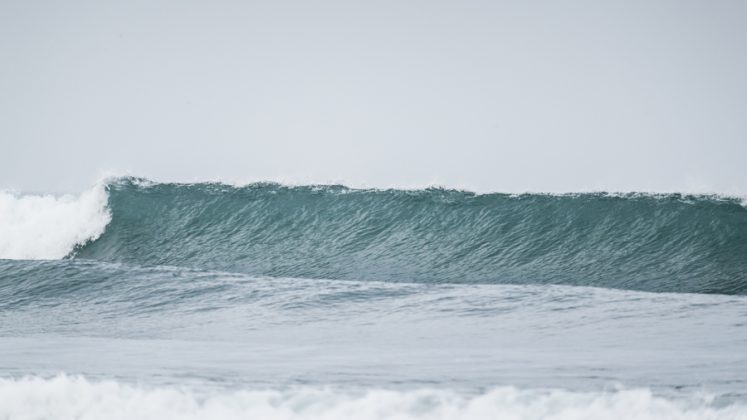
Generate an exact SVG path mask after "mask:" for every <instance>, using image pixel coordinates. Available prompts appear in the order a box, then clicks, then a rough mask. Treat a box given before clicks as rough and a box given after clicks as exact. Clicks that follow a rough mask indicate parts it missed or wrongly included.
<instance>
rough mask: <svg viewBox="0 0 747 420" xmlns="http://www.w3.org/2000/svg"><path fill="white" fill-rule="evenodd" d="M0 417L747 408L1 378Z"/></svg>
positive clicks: (509, 393) (630, 395)
mask: <svg viewBox="0 0 747 420" xmlns="http://www.w3.org/2000/svg"><path fill="white" fill-rule="evenodd" d="M0 402H2V404H0V418H3V419H7V420H20V419H39V420H43V419H58V418H71V419H73V418H74V419H79V420H94V419H95V420H110V419H112V420H113V419H141V420H148V419H158V420H167V419H181V420H189V419H216V418H220V419H227V420H230V419H254V418H257V419H260V418H261V419H267V420H273V419H283V420H293V419H320V420H321V419H324V420H334V419H360V420H377V419H400V420H407V419H434V420H436V419H450V420H457V419H496V418H502V419H516V420H521V419H527V420H529V419H566V418H573V419H589V420H592V419H593V420H603V419H616V420H622V419H636V420H646V419H656V420H658V419H671V420H678V419H683V420H684V419H698V420H704V419H714V420H715V419H730V420H736V419H745V418H747V407H744V406H742V405H738V404H732V405H725V406H719V405H718V404H713V402H712V401H711V400H710V398H708V397H707V396H702V397H694V398H691V399H689V400H687V401H677V400H670V399H666V398H662V397H658V396H655V395H653V394H652V393H651V392H650V391H649V390H647V389H637V390H618V391H611V392H589V393H581V392H570V391H562V390H520V389H517V388H513V387H501V388H495V389H492V390H490V391H487V392H485V393H483V394H480V395H461V394H459V393H457V392H453V391H449V390H428V389H423V390H413V391H394V390H367V391H365V392H359V393H355V392H343V391H337V390H334V389H325V388H299V389H288V390H243V391H226V392H213V393H210V394H204V393H202V394H197V393H193V392H191V391H189V390H186V389H179V388H164V387H162V388H142V387H136V386H131V385H126V384H120V383H118V382H115V381H102V382H96V381H89V380H87V379H85V378H83V377H78V376H64V375H63V376H57V377H54V378H50V379H43V378H39V377H26V378H21V379H0Z"/></svg>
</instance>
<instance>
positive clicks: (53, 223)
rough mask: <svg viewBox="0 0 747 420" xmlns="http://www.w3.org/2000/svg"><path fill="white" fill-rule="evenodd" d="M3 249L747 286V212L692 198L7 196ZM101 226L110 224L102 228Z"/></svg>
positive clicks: (663, 285) (240, 264) (704, 289)
mask: <svg viewBox="0 0 747 420" xmlns="http://www.w3.org/2000/svg"><path fill="white" fill-rule="evenodd" d="M0 215H2V218H1V219H0V257H2V258H11V259H54V258H62V257H65V256H67V257H69V258H76V259H86V260H96V261H102V262H117V263H125V264H130V265H135V266H163V265H168V266H180V267H187V268H196V269H205V270H221V271H230V272H240V273H247V274H251V275H266V276H274V277H297V278H324V279H354V280H374V281H395V282H432V283H488V284H495V283H506V284H568V285H582V286H598V287H609V288H620V289H632V290H643V291H653V292H693V293H723V294H743V293H745V292H747V259H745V258H744V256H745V255H747V209H745V208H744V207H743V206H742V203H741V202H740V201H739V200H738V199H731V198H723V197H718V196H693V195H683V194H660V195H652V194H636V193H629V194H606V193H584V194H566V195H545V194H522V195H508V194H482V195H478V194H474V193H470V192H466V191H457V190H444V189H426V190H412V191H404V190H356V189H349V188H346V187H342V186H297V187H289V186H283V185H279V184H252V185H248V186H243V187H236V186H228V185H224V184H218V183H213V184H159V183H153V182H149V181H145V180H141V179H137V178H120V179H116V180H113V181H110V182H108V183H106V184H104V185H101V186H97V187H95V188H93V189H92V190H90V191H87V192H84V193H83V194H81V195H80V196H78V197H71V196H66V197H62V198H53V197H48V196H26V197H24V196H15V195H10V194H7V193H3V194H2V195H0ZM104 230H105V231H104Z"/></svg>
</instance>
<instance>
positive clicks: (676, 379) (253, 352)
mask: <svg viewBox="0 0 747 420" xmlns="http://www.w3.org/2000/svg"><path fill="white" fill-rule="evenodd" d="M746 205H747V204H746V203H745V202H743V201H742V200H741V199H739V198H732V197H723V196H718V195H691V194H684V193H683V194H677V193H667V194H651V193H604V192H600V193H578V194H530V193H527V194H499V193H493V194H476V193H472V192H468V191H460V190H450V189H441V188H430V189H422V190H397V189H352V188H347V187H344V186H337V185H310V186H287V185H281V184H274V183H257V184H249V185H244V186H233V185H226V184H221V183H193V184H174V183H158V182H153V181H149V180H146V179H140V178H133V177H123V178H116V179H109V180H107V181H102V182H101V183H99V184H97V185H95V186H94V187H92V188H91V189H90V190H87V191H85V192H83V193H81V194H79V195H67V196H51V195H23V194H19V193H10V192H2V193H0V419H3V420H16V419H28V420H31V419H86V420H88V419H91V420H93V419H97V420H107V419H172V418H173V419H268V420H274V419H328V420H335V419H747V208H746V207H745V206H746Z"/></svg>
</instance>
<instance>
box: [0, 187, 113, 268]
mask: <svg viewBox="0 0 747 420" xmlns="http://www.w3.org/2000/svg"><path fill="white" fill-rule="evenodd" d="M107 201H108V193H107V191H106V186H105V185H104V184H103V183H100V184H97V185H95V186H94V187H93V188H91V189H89V190H87V191H84V192H82V193H81V194H79V195H78V196H73V195H64V196H61V197H54V196H51V195H17V194H12V193H9V192H2V191H0V259H11V260H54V259H60V258H64V257H65V256H66V255H68V254H69V253H70V252H71V251H72V250H73V249H74V247H75V246H77V245H83V244H85V243H86V242H89V241H92V240H95V239H97V238H98V237H99V236H101V234H103V233H104V230H105V229H106V226H107V225H108V224H109V222H110V221H111V214H110V212H109V209H108V208H107Z"/></svg>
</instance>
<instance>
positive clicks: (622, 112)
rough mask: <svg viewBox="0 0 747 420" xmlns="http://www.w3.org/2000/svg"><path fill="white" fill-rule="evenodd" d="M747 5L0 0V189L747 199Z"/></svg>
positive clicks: (680, 0)
mask: <svg viewBox="0 0 747 420" xmlns="http://www.w3.org/2000/svg"><path fill="white" fill-rule="evenodd" d="M746 22H747V1H744V0H737V1H718V0H707V1H706V0H703V1H686V0H677V1H657V0H644V1H630V0H628V1H599V0H590V1H555V0H552V1H531V0H521V1H500V0H492V1H471V0H466V1H438V0H435V1H431V0H429V1H419V0H418V1H407V0H396V1H390V0H384V1H354V0H351V1H299V2H287V1H275V0H272V1H269V0H268V1H262V2H258V1H223V0H203V1H187V0H182V1H158V0H156V1H153V0H147V1H146V0H143V1H102V0H96V1H77V0H71V1H36V0H29V1H11V0H0V60H2V62H1V63H0V64H2V65H1V66H0V145H1V146H2V147H1V148H0V188H15V189H20V190H27V191H45V192H62V191H79V190H81V189H83V188H85V187H87V186H88V185H90V184H91V183H93V182H94V181H95V180H96V178H97V177H99V176H100V174H101V173H103V172H106V171H114V172H120V173H121V172H129V173H131V174H134V175H140V176H145V177H150V178H152V179H156V180H180V181H195V180H215V179H223V180H227V181H255V180H281V181H286V182H293V183H328V182H342V183H346V184H348V185H353V186H361V185H367V186H376V187H388V186H406V187H413V186H423V185H430V184H440V185H445V186H453V187H463V188H465V187H466V188H469V189H473V190H478V191H486V190H491V191H581V190H590V189H596V190H599V189H603V190H618V191H619V190H628V191H629V190H658V191H667V190H688V191H692V190H701V191H705V190H710V191H717V192H731V193H739V192H742V193H743V192H747V164H746V163H745V161H746V158H747V23H746Z"/></svg>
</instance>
